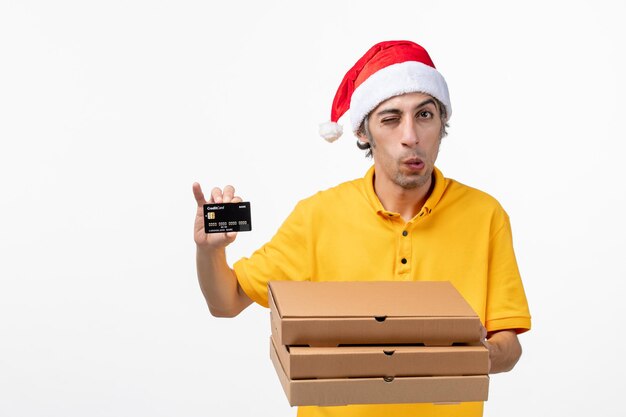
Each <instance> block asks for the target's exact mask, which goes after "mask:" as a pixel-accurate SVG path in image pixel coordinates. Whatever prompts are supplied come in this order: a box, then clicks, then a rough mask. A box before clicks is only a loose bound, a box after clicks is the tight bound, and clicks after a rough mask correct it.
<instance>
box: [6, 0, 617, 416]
mask: <svg viewBox="0 0 626 417" xmlns="http://www.w3.org/2000/svg"><path fill="white" fill-rule="evenodd" d="M314 3H316V4H315V5H313V4H314ZM623 10H624V7H623V6H621V2H617V1H615V2H607V1H604V2H603V1H594V2H591V1H587V2H582V1H568V2H565V1H563V2H556V1H555V2H534V1H525V2H517V3H516V4H512V3H511V2H506V4H505V2H496V1H493V2H462V1H458V2H434V1H428V2H426V1H400V2H381V1H369V0H367V1H366V0H361V1H358V2H357V1H354V2H338V1H332V2H330V1H329V2H324V1H323V2H307V3H303V2H288V1H284V2H279V1H269V0H268V1H263V2H253V1H239V2H214V3H213V2H203V1H196V2H190V1H143V2H142V1H107V2H81V1H74V2H69V1H59V2H44V1H40V2H28V1H7V0H5V1H2V2H1V3H0V199H1V200H0V201H1V204H0V207H1V209H0V212H1V216H0V280H1V281H0V285H1V287H0V415H2V416H42V415H50V416H64V417H70V416H85V415H89V416H94V415H95V416H142V415H150V416H154V417H156V416H173V415H177V416H205V415H247V414H250V415H253V414H254V415H264V416H265V415H267V416H270V415H271V416H279V415H281V416H289V415H295V408H294V409H291V408H290V407H289V406H288V405H287V401H286V399H285V398H284V394H283V392H282V390H281V387H280V385H279V383H278V379H277V378H276V376H275V374H274V370H273V369H272V366H271V363H270V361H269V354H268V349H269V347H268V341H269V340H268V337H269V321H268V320H269V319H268V313H267V310H265V309H263V308H261V307H259V306H253V307H251V308H250V309H248V310H247V311H245V312H244V313H243V314H242V315H241V316H239V317H238V318H236V319H216V318H212V317H210V316H209V314H208V310H207V308H206V306H205V304H204V300H203V298H202V295H201V294H200V291H199V288H198V285H197V281H196V277H195V264H194V256H195V247H194V244H193V240H192V233H191V232H192V222H193V216H194V211H195V202H194V200H193V197H192V194H191V184H192V182H194V181H200V182H201V183H202V184H203V186H204V187H205V188H210V187H211V186H215V185H218V186H223V185H225V184H227V183H232V184H234V185H235V186H236V187H237V190H238V193H239V194H241V195H242V196H243V197H244V198H245V199H246V200H250V201H251V202H252V209H253V211H252V213H253V226H254V231H253V232H251V233H242V234H240V236H239V237H238V239H237V241H236V242H235V244H233V245H232V246H231V247H230V248H229V249H230V252H229V260H230V261H231V262H232V261H234V260H236V259H238V258H240V257H241V256H246V255H248V254H250V253H251V252H252V251H253V250H254V249H256V248H257V247H258V246H260V245H261V244H262V243H264V242H265V241H267V240H268V239H269V238H270V237H271V236H272V234H273V233H274V231H275V230H276V228H277V227H278V226H279V225H280V223H281V222H282V220H283V219H284V218H285V216H286V215H287V214H288V213H289V211H290V210H291V209H292V207H293V206H294V205H295V203H296V202H297V201H298V200H299V199H301V198H303V197H305V196H307V195H310V194H312V193H314V192H315V191H317V190H319V189H324V188H328V187H330V186H332V185H334V184H337V183H338V182H341V181H343V180H347V179H351V178H354V177H358V176H362V175H363V174H364V172H365V170H366V169H367V167H368V166H369V164H370V162H369V161H367V160H366V159H365V158H363V156H362V154H361V153H360V152H359V151H358V150H357V149H356V147H355V146H354V140H353V139H352V138H351V136H350V135H349V134H348V135H345V136H344V138H342V139H341V140H340V141H339V142H336V143H335V144H332V145H329V144H327V143H326V142H324V141H323V140H322V139H320V138H319V137H318V136H317V124H318V123H319V122H323V121H325V120H327V119H328V115H329V112H330V105H331V102H332V99H333V96H334V93H335V90H336V87H337V86H338V84H339V81H340V80H341V78H342V76H343V74H344V73H345V71H346V70H347V69H348V68H349V67H350V66H351V65H352V64H353V63H354V62H355V61H356V59H358V58H359V57H360V56H361V55H362V54H363V53H364V52H365V51H366V50H367V49H368V48H369V47H370V46H371V45H373V44H374V43H375V42H378V41H381V40H389V39H411V40H414V41H417V42H418V43H421V44H422V45H424V46H425V47H426V48H427V49H428V50H429V52H430V54H431V56H432V58H433V60H434V61H435V64H436V65H437V67H438V68H439V70H440V71H441V72H442V73H443V74H444V76H445V77H446V79H447V81H448V84H449V87H450V91H451V97H452V103H453V107H454V115H453V117H452V120H451V128H450V134H449V136H448V138H446V139H445V140H444V145H443V149H442V152H441V154H440V159H439V164H438V165H439V167H440V168H441V169H442V171H443V172H444V174H446V175H447V176H449V177H452V178H455V179H458V180H460V181H462V182H464V183H466V184H470V185H472V186H475V187H477V188H480V189H483V190H485V191H487V192H489V193H491V194H492V195H494V196H495V197H497V198H498V199H499V200H500V201H501V203H502V204H503V205H504V207H505V208H506V209H507V211H508V212H509V214H510V216H511V219H512V224H513V231H514V236H515V245H516V251H517V254H518V258H519V263H520V268H521V270H522V273H523V277H524V283H525V286H526V290H527V295H528V298H529V301H530V306H531V312H532V314H533V325H534V328H533V330H532V331H531V332H529V333H527V334H525V335H523V336H522V337H521V340H522V343H523V346H524V355H523V357H522V360H521V362H520V363H519V365H518V367H517V368H516V369H515V371H514V372H513V373H511V374H506V375H496V376H494V377H493V378H492V383H491V390H490V400H489V402H488V403H487V405H486V413H485V414H486V415H487V416H502V415H507V416H528V415H539V416H544V415H545V416H573V415H602V416H617V415H622V414H621V413H618V410H619V409H621V408H623V406H622V405H621V404H620V402H619V399H620V398H621V394H622V392H621V389H619V388H618V387H617V384H615V383H614V382H613V381H614V379H613V377H614V376H616V375H617V376H619V375H623V374H624V372H625V371H626V369H625V367H624V361H623V353H622V349H621V343H620V342H621V340H622V338H621V335H620V333H621V332H623V330H622V329H623V328H624V325H625V323H624V315H625V313H626V311H625V308H624V304H625V303H624V301H623V300H624V289H625V286H624V280H625V278H626V267H625V263H624V252H625V249H626V239H625V237H624V236H625V232H626V230H625V227H624V226H625V222H624V217H623V213H624V210H625V209H626V202H625V199H626V193H625V192H624V186H623V184H622V183H623V182H624V179H625V175H624V173H623V171H622V167H623V161H622V159H623V157H622V153H623V150H624V143H625V141H626V137H625V134H624V127H623V126H624V124H623V120H622V119H623V114H624V110H625V106H624V103H623V96H624V94H625V93H626V83H625V82H624V78H623V74H624V73H626V64H625V59H624V43H623V41H621V40H620V39H624V37H625V35H626V30H625V29H623V16H624V12H623Z"/></svg>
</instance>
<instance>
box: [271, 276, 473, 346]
mask: <svg viewBox="0 0 626 417" xmlns="http://www.w3.org/2000/svg"><path fill="white" fill-rule="evenodd" d="M268 295H269V304H270V317H271V323H272V335H273V336H274V338H275V340H276V342H277V343H278V344H281V345H306V346H339V345H355V344H357V345H364V344H365V345H367V344H373V345H381V344H416V343H423V344H425V345H428V346H449V345H452V344H453V343H473V342H479V341H480V338H481V327H482V326H481V322H480V318H479V317H478V315H477V314H476V313H475V312H474V310H472V308H471V307H470V305H469V304H468V303H467V301H465V299H464V298H463V297H462V296H461V294H460V293H459V292H458V291H457V290H456V288H454V286H453V285H452V284H451V283H450V282H447V281H441V282H438V281H411V282H396V281H358V282H336V281H333V282H310V281H304V282H302V281H270V283H269V286H268Z"/></svg>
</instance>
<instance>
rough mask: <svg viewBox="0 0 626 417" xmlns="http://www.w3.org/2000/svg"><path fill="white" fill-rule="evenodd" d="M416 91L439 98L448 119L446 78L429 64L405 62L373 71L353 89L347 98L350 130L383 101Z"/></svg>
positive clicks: (449, 107)
mask: <svg viewBox="0 0 626 417" xmlns="http://www.w3.org/2000/svg"><path fill="white" fill-rule="evenodd" d="M418 92H419V93H426V94H429V95H431V96H433V97H435V98H436V99H437V100H439V101H441V102H442V103H443V105H444V106H446V112H447V119H450V116H451V115H452V106H451V105H450V95H449V93H448V85H447V84H446V80H445V79H444V78H443V76H442V75H441V74H440V73H439V71H437V70H436V69H435V68H433V67H430V66H428V65H426V64H422V63H421V62H416V61H407V62H402V63H400V64H393V65H389V66H388V67H385V68H382V69H380V70H378V71H376V72H375V73H374V74H372V75H370V76H369V77H368V78H367V79H366V80H365V81H363V83H361V85H359V86H358V87H357V88H356V89H355V90H354V92H353V93H352V98H351V100H350V123H351V125H352V131H353V132H355V133H356V132H357V131H358V130H359V126H360V125H361V122H362V121H363V119H365V116H367V115H368V113H369V112H371V111H372V110H374V109H375V108H376V107H377V106H378V105H379V104H380V103H382V102H383V101H385V100H387V99H389V98H391V97H395V96H398V95H401V94H406V93H418ZM446 121H447V120H446Z"/></svg>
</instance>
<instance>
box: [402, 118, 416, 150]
mask: <svg viewBox="0 0 626 417" xmlns="http://www.w3.org/2000/svg"><path fill="white" fill-rule="evenodd" d="M401 129H402V145H403V146H407V147H413V146H415V145H417V144H418V143H419V141H420V139H419V134H418V129H417V122H416V121H415V120H414V119H413V118H412V117H405V118H404V120H403V121H402V126H401Z"/></svg>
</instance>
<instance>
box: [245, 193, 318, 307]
mask: <svg viewBox="0 0 626 417" xmlns="http://www.w3.org/2000/svg"><path fill="white" fill-rule="evenodd" d="M308 206H309V204H308V202H307V200H303V201H301V202H299V203H298V204H297V205H296V207H295V209H294V210H293V211H292V212H291V214H290V215H289V217H287V219H286V220H285V222H284V223H283V224H282V226H281V227H280V228H279V229H278V231H277V232H276V234H275V235H274V237H273V238H272V239H271V240H270V241H269V242H268V243H266V244H265V245H263V246H262V247H261V248H260V249H258V250H257V251H255V252H254V253H253V254H252V255H251V256H250V257H249V258H242V259H240V260H239V261H237V262H235V264H234V265H233V269H234V271H235V275H236V276H237V280H238V281H239V285H240V286H241V288H242V289H243V290H244V292H245V293H246V294H247V295H248V297H250V298H251V299H252V300H253V301H255V302H257V303H259V304H261V305H262V306H265V307H267V306H268V299H267V283H268V282H269V281H283V280H292V281H306V280H310V278H311V262H310V255H309V253H310V239H311V236H312V233H311V230H310V228H311V221H310V210H309V208H308Z"/></svg>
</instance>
